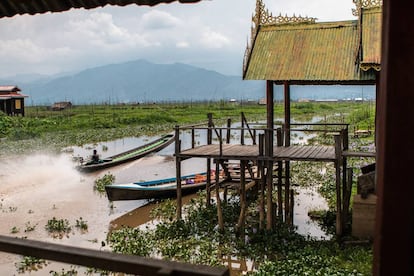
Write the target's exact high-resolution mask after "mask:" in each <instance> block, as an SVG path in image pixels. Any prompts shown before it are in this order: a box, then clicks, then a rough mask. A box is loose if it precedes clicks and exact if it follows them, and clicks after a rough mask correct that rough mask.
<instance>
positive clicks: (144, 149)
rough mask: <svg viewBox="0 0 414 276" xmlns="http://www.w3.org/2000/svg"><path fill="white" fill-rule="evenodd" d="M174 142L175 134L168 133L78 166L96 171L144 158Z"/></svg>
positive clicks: (82, 170) (88, 170)
mask: <svg viewBox="0 0 414 276" xmlns="http://www.w3.org/2000/svg"><path fill="white" fill-rule="evenodd" d="M173 142H174V135H173V134H168V135H164V136H163V137H161V138H159V139H157V140H154V141H152V142H150V143H148V144H145V145H142V146H140V147H137V148H134V149H131V150H129V151H126V152H123V153H120V154H117V155H113V156H110V157H106V158H104V159H103V160H101V162H99V163H85V164H81V165H80V166H77V167H76V168H77V169H78V170H79V171H81V172H85V173H88V172H94V171H98V170H102V169H106V168H109V167H113V166H117V165H120V164H123V163H126V162H130V161H133V160H137V159H139V158H142V157H144V156H146V155H148V154H150V153H154V152H158V151H160V150H162V149H164V148H166V147H167V146H169V145H170V144H172V143H173Z"/></svg>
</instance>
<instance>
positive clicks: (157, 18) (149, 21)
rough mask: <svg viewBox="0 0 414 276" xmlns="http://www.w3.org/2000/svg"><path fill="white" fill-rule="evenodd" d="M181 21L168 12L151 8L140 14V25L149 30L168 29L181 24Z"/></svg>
mask: <svg viewBox="0 0 414 276" xmlns="http://www.w3.org/2000/svg"><path fill="white" fill-rule="evenodd" d="M181 23H182V21H181V20H180V19H178V18H176V17H174V16H172V15H171V14H170V13H168V12H165V11H160V10H151V11H149V12H147V13H145V14H144V15H143V16H142V20H141V24H142V27H143V28H145V29H149V30H157V29H170V28H175V27H177V26H179V25H181Z"/></svg>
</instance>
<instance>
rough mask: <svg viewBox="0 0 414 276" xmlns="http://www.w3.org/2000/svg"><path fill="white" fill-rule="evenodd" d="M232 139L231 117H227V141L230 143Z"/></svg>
mask: <svg viewBox="0 0 414 276" xmlns="http://www.w3.org/2000/svg"><path fill="white" fill-rule="evenodd" d="M230 139H231V119H230V118H228V119H227V135H226V143H227V144H230Z"/></svg>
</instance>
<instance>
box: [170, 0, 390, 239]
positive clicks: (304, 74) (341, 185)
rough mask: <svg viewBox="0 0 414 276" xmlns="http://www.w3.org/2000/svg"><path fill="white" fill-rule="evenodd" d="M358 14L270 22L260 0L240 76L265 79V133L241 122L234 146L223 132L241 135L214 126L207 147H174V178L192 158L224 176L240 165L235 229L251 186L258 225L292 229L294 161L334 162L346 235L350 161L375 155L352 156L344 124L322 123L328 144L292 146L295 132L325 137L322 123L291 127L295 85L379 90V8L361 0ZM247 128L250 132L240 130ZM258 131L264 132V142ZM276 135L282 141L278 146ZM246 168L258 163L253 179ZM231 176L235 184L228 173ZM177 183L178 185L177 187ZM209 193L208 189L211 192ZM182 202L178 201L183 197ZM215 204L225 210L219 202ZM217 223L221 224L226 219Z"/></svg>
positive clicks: (339, 225) (340, 223)
mask: <svg viewBox="0 0 414 276" xmlns="http://www.w3.org/2000/svg"><path fill="white" fill-rule="evenodd" d="M354 15H356V16H358V19H357V20H349V21H340V22H325V23H316V19H315V18H309V17H301V16H294V17H287V16H281V15H279V16H273V15H272V14H271V13H269V11H268V10H267V9H265V6H264V4H263V1H262V0H257V2H256V10H255V15H254V16H253V27H252V33H251V42H250V44H249V45H248V47H247V49H246V54H245V57H244V66H243V78H244V79H246V80H265V81H266V83H267V85H266V105H267V125H266V128H264V129H261V130H260V129H258V128H255V129H254V130H251V129H249V128H248V123H247V122H245V123H243V122H242V129H241V131H242V133H241V134H240V135H239V136H240V137H241V141H240V144H238V145H235V144H230V142H229V139H228V138H227V141H225V137H224V133H223V131H224V132H225V133H227V137H228V136H229V135H230V132H231V131H237V130H236V129H233V130H232V129H231V128H230V127H227V128H224V129H221V128H217V127H214V123H212V122H211V121H209V122H208V128H206V130H207V135H208V138H207V145H200V144H198V145H199V146H197V147H194V144H195V143H194V142H193V143H192V145H193V147H192V148H190V149H181V148H177V149H176V157H177V179H180V175H181V172H180V161H181V160H184V159H187V158H192V157H198V158H200V157H201V158H206V159H207V167H208V166H209V160H210V159H213V160H214V161H215V163H216V165H217V164H220V165H221V167H222V168H223V169H224V171H226V172H227V171H229V168H228V167H229V166H228V160H237V161H239V162H240V172H241V176H240V179H241V180H246V181H241V183H240V187H239V188H238V189H239V191H240V201H241V209H242V210H241V212H240V218H239V225H237V227H240V228H241V227H243V225H242V224H243V223H244V220H245V218H244V215H245V212H246V210H244V208H247V204H246V202H245V199H246V194H245V192H246V190H247V187H250V186H254V185H256V186H260V188H259V190H260V195H259V197H262V198H261V200H260V202H261V204H262V206H261V207H260V208H259V209H260V210H261V214H260V218H261V219H262V220H263V221H261V223H260V225H261V227H266V228H267V229H271V228H272V227H273V225H275V220H276V219H277V220H279V221H284V222H286V223H288V224H292V222H293V205H294V204H293V191H292V190H291V185H290V162H291V161H312V162H333V163H334V165H335V168H336V174H335V178H336V202H337V205H336V234H337V235H338V236H341V235H342V234H343V232H344V227H345V225H346V224H345V222H346V220H347V218H348V217H349V206H350V197H351V189H352V170H351V169H349V168H348V167H347V159H348V158H354V157H357V158H358V157H372V158H375V156H376V154H375V152H351V151H350V149H349V145H348V144H349V143H348V135H349V134H348V124H344V123H337V124H336V123H335V124H323V128H324V129H326V130H327V132H329V133H330V134H332V133H334V135H333V137H332V145H331V146H298V145H291V132H293V131H312V129H314V130H315V128H319V129H318V130H317V131H320V128H321V124H292V123H291V116H290V86H291V85H292V84H294V85H340V84H346V85H376V84H377V81H378V75H379V70H380V57H381V52H380V49H381V45H380V42H381V20H382V4H381V2H380V1H375V0H372V1H363V2H359V1H357V5H356V9H355V10H354ZM274 85H283V86H284V108H285V118H284V123H283V125H282V126H276V125H275V124H274V110H273V108H274V104H273V103H274V95H273V94H274ZM377 87H378V85H377ZM243 120H244V118H243ZM244 126H246V127H247V128H246V129H243V127H244ZM182 130H185V128H182ZM192 131H194V128H192ZM243 131H246V132H247V131H249V133H250V135H251V138H252V142H251V143H250V144H247V143H245V142H244V140H243V139H244V138H243V137H244V133H243ZM260 131H261V133H259V132H260ZM179 132H180V129H177V132H176V139H177V140H176V145H180V140H179ZM253 132H254V134H252V133H253ZM256 133H259V137H257V136H256ZM214 134H215V135H216V138H217V139H216V141H218V142H216V143H215V144H214V143H213V142H212V135H214ZM274 137H277V139H276V141H275V140H274ZM374 161H375V159H374ZM248 164H255V165H257V172H256V174H254V175H252V174H251V173H250V174H249V175H247V176H246V175H244V171H245V170H244V168H248ZM216 171H218V167H216ZM227 177H228V178H231V177H230V176H229V175H228V176H227ZM274 179H277V180H276V181H274ZM247 180H248V181H247ZM247 182H249V183H247ZM216 183H218V181H216ZM177 185H178V186H180V184H179V183H177ZM273 190H276V191H277V192H276V194H277V197H276V198H277V199H276V200H275V201H277V202H274V201H273V199H272V198H273V197H272V196H267V197H266V198H264V197H265V195H272V194H273ZM207 191H210V190H209V188H207ZM265 191H266V192H265ZM216 194H218V193H217V192H216ZM178 198H179V199H178V201H179V202H180V196H178ZM218 203H219V205H220V200H218ZM276 208H277V210H276ZM180 209H181V207H180V208H177V210H178V212H179V213H178V214H177V215H178V216H179V217H180V215H181V214H180ZM218 217H219V221H220V217H221V214H218ZM372 228H373V225H372ZM372 230H373V229H372Z"/></svg>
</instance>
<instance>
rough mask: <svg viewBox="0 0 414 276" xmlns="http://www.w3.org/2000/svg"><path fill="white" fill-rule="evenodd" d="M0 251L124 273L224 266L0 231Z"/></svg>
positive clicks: (207, 275) (206, 270)
mask: <svg viewBox="0 0 414 276" xmlns="http://www.w3.org/2000/svg"><path fill="white" fill-rule="evenodd" d="M0 251H3V252H8V253H14V254H19V255H24V256H33V257H37V258H41V259H46V260H52V261H58V262H64V263H69V264H76V265H82V266H86V267H94V268H100V269H104V270H109V271H116V272H124V273H127V274H133V275H141V276H146V275H148V276H153V275H164V276H165V275H182V276H195V275H199V276H216V275H217V276H219V275H223V276H224V275H230V274H229V270H228V269H227V268H221V267H210V266H206V265H192V264H187V263H179V262H172V261H164V260H157V259H150V258H144V257H139V256H135V255H124V254H117V253H112V252H107V251H98V250H92V249H87V248H80V247H72V246H67V245H60V244H54V243H50V242H41V241H35V240H27V239H19V238H15V237H8V236H4V235H0Z"/></svg>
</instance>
